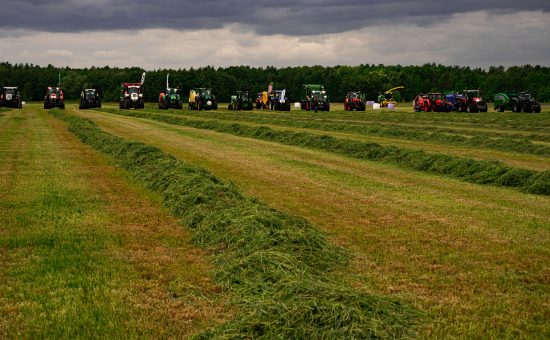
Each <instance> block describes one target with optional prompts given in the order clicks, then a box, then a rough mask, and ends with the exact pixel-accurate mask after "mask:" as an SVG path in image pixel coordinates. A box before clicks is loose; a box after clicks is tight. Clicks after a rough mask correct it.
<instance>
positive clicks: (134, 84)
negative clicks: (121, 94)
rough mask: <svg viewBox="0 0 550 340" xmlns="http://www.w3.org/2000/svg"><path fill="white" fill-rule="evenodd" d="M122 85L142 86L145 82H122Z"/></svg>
mask: <svg viewBox="0 0 550 340" xmlns="http://www.w3.org/2000/svg"><path fill="white" fill-rule="evenodd" d="M122 86H126V87H134V86H135V87H142V86H143V84H142V83H122Z"/></svg>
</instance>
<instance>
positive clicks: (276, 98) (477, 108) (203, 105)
mask: <svg viewBox="0 0 550 340" xmlns="http://www.w3.org/2000/svg"><path fill="white" fill-rule="evenodd" d="M145 75H146V73H145V72H144V73H143V74H142V76H141V81H140V82H136V83H133V82H124V83H122V85H121V87H120V98H119V108H120V109H121V110H122V109H126V110H128V109H143V108H145V93H144V84H145ZM404 89H405V87H404V86H396V87H392V88H390V89H389V90H386V91H383V92H380V94H379V95H378V96H376V99H375V100H368V99H367V95H366V93H365V92H364V91H360V90H355V91H349V92H347V94H346V96H345V99H344V103H343V104H344V110H346V111H366V109H367V108H368V107H372V108H373V109H380V108H388V109H393V108H395V107H397V106H398V105H399V102H400V99H401V95H400V94H399V93H400V91H401V90H404ZM253 93H256V92H252V91H251V87H246V88H243V89H241V90H239V91H235V92H234V93H233V95H231V97H230V102H229V105H228V109H229V110H245V111H246V110H253V109H256V110H273V111H290V110H291V109H292V105H294V106H295V107H296V108H300V109H302V110H305V111H315V112H318V111H330V109H331V102H330V100H329V96H328V93H327V90H326V88H325V86H324V85H322V84H303V85H302V94H301V99H300V101H299V102H294V101H293V100H291V99H290V98H289V96H288V92H287V90H286V89H285V88H281V89H274V88H273V82H271V83H270V84H269V86H268V88H267V90H264V91H261V92H257V96H256V98H255V99H254V97H253V96H254V95H253ZM398 94H399V95H398ZM23 104H24V102H23V101H22V94H21V90H20V89H19V88H18V87H16V86H4V87H3V86H0V107H10V108H22V106H23ZM101 105H102V93H101V90H100V88H99V87H98V86H95V85H93V86H86V87H83V89H82V90H81V94H80V101H79V109H90V108H101ZM44 108H45V109H50V108H61V109H64V108H65V94H64V92H63V88H62V87H61V74H59V81H58V83H57V86H48V87H47V89H46V94H45V96H44ZM158 108H159V109H160V110H168V109H176V110H181V109H183V98H182V95H181V91H180V87H179V86H178V87H170V74H167V76H166V88H165V89H164V90H162V91H160V94H159V99H158ZM493 108H494V110H495V111H498V112H504V111H512V112H517V113H520V112H525V113H540V112H541V105H540V103H538V102H537V101H536V99H535V97H534V96H533V94H532V93H530V92H527V91H504V92H500V93H497V94H495V95H494V99H493ZM188 109H189V110H217V109H218V100H217V98H216V96H215V95H214V93H213V90H212V88H208V87H197V88H193V89H191V90H190V91H189V97H188ZM488 109H489V105H488V103H487V101H486V100H485V99H484V98H483V95H482V92H481V90H479V89H473V90H468V89H467V90H463V91H462V92H458V91H447V92H428V93H419V94H417V95H416V96H415V97H414V99H413V111H414V112H467V113H477V112H487V111H488Z"/></svg>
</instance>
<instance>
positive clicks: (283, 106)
mask: <svg viewBox="0 0 550 340" xmlns="http://www.w3.org/2000/svg"><path fill="white" fill-rule="evenodd" d="M269 103H270V105H271V109H272V110H274V111H275V110H276V111H290V101H289V100H288V97H287V96H286V89H285V90H274V91H272V92H271V95H270V96H269Z"/></svg>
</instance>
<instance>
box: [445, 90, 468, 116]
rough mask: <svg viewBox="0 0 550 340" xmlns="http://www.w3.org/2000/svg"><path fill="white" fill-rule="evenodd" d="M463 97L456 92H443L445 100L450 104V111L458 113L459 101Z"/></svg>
mask: <svg viewBox="0 0 550 340" xmlns="http://www.w3.org/2000/svg"><path fill="white" fill-rule="evenodd" d="M463 97H464V95H462V94H461V93H458V92H456V91H447V92H445V100H446V101H448V102H449V103H450V104H451V106H452V111H460V101H461V100H462V98H463Z"/></svg>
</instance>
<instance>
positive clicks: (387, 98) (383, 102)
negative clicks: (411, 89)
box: [378, 86, 405, 107]
mask: <svg viewBox="0 0 550 340" xmlns="http://www.w3.org/2000/svg"><path fill="white" fill-rule="evenodd" d="M404 88H405V87H404V86H397V87H394V88H393V89H389V90H387V91H386V92H384V94H381V95H379V96H378V102H379V103H380V107H388V104H393V105H395V106H397V101H396V100H395V98H394V97H393V93H394V92H395V91H399V90H403V89H404Z"/></svg>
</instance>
